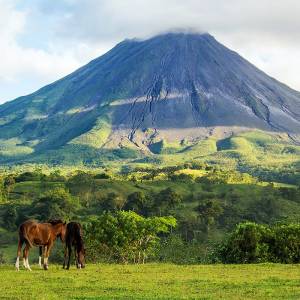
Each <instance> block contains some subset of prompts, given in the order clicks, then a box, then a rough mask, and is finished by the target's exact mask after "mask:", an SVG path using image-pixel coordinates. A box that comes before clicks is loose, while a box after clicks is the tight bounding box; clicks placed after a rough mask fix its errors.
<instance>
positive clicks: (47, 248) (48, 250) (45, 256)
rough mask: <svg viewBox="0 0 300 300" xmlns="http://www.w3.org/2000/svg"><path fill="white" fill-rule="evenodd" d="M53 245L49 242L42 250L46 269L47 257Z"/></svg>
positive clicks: (45, 268)
mask: <svg viewBox="0 0 300 300" xmlns="http://www.w3.org/2000/svg"><path fill="white" fill-rule="evenodd" d="M52 246H53V242H49V244H48V245H47V246H45V251H44V270H48V258H49V255H50V250H51V248H52Z"/></svg>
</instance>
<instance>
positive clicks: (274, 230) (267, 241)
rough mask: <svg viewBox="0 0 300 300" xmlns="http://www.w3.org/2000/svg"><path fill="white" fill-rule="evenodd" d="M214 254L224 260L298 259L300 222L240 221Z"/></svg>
mask: <svg viewBox="0 0 300 300" xmlns="http://www.w3.org/2000/svg"><path fill="white" fill-rule="evenodd" d="M216 256H217V260H218V259H219V260H220V261H221V262H224V263H259V262H267V261H268V262H280V263H299V262H300V224H289V225H276V226H274V227H269V226H265V225H259V224H256V223H250V222H247V223H243V224H239V225H237V227H236V229H235V230H234V231H233V232H232V233H231V234H230V236H229V237H228V239H227V240H226V241H224V242H223V243H221V244H220V245H219V246H218V247H217V248H216Z"/></svg>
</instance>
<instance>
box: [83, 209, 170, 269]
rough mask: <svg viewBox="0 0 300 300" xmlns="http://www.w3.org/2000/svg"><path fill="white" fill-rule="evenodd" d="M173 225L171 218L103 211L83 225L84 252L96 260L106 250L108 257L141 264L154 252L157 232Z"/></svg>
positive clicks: (131, 212)
mask: <svg viewBox="0 0 300 300" xmlns="http://www.w3.org/2000/svg"><path fill="white" fill-rule="evenodd" d="M175 226H176V220H175V218H173V217H152V218H144V217H142V216H140V215H138V214H136V213H135V212H133V211H130V212H126V211H117V212H115V213H111V212H106V213H104V214H102V215H101V216H99V217H98V218H96V219H93V220H91V221H90V222H89V223H87V225H86V227H85V232H86V241H87V248H88V251H87V253H90V255H92V257H90V258H91V259H94V260H95V259H96V258H97V255H98V253H104V252H105V253H106V256H107V257H108V258H109V259H112V260H116V261H121V262H123V263H127V262H135V263H143V262H145V260H146V259H147V257H149V256H151V255H154V248H155V246H156V244H157V243H158V241H159V237H158V234H159V233H168V232H169V231H170V229H171V228H172V227H175Z"/></svg>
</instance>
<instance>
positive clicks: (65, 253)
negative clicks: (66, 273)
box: [63, 246, 68, 269]
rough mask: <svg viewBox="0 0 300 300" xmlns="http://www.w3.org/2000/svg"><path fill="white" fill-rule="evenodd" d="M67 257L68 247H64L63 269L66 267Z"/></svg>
mask: <svg viewBox="0 0 300 300" xmlns="http://www.w3.org/2000/svg"><path fill="white" fill-rule="evenodd" d="M67 255H68V247H67V246H65V252H64V264H63V269H65V267H66V262H67Z"/></svg>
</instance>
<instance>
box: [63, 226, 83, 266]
mask: <svg viewBox="0 0 300 300" xmlns="http://www.w3.org/2000/svg"><path fill="white" fill-rule="evenodd" d="M82 235H83V233H82V227H81V225H80V224H79V223H77V222H70V223H68V225H67V231H66V238H65V241H66V245H65V259H64V264H63V268H65V267H66V260H67V256H68V263H67V270H69V268H70V260H71V254H72V248H73V247H74V253H75V261H76V266H77V268H79V269H81V268H84V267H85V258H84V256H85V249H84V244H83V238H82Z"/></svg>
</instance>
